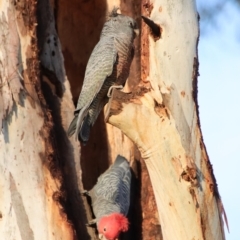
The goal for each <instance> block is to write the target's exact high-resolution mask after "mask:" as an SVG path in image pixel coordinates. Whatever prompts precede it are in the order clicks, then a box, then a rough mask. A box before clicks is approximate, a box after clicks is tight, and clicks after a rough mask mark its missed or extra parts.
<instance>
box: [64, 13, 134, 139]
mask: <svg viewBox="0 0 240 240" xmlns="http://www.w3.org/2000/svg"><path fill="white" fill-rule="evenodd" d="M135 29H136V22H135V21H134V20H133V19H132V18H130V17H128V16H124V15H120V14H117V13H114V14H112V15H111V17H110V19H109V20H108V21H107V22H106V23H105V24H104V26H103V30H102V33H101V37H100V40H99V42H98V43H97V45H96V46H95V48H94V49H93V52H92V54H91V56H90V58H89V61H88V63H87V67H86V71H85V76H84V81H83V86H82V90H81V93H80V95H79V99H78V103H77V108H76V110H75V112H74V113H75V116H74V119H73V121H72V122H71V124H70V126H69V129H68V135H69V136H71V135H72V134H74V133H75V138H76V139H77V138H78V139H79V140H80V141H82V142H87V141H88V138H89V133H90V128H91V127H92V126H93V124H94V123H95V121H96V119H97V117H98V115H99V113H100V111H101V110H102V108H103V107H104V105H105V104H106V103H107V101H108V98H107V92H108V89H109V88H110V87H111V86H113V85H114V84H119V85H124V84H125V82H126V80H127V77H128V75H129V69H130V65H131V61H132V58H133V56H132V50H133V40H134V38H135V32H134V30H135ZM76 118H77V120H76ZM83 128H84V129H83ZM87 128H89V129H87ZM85 133H86V135H85Z"/></svg>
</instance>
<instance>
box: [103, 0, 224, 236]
mask: <svg viewBox="0 0 240 240" xmlns="http://www.w3.org/2000/svg"><path fill="white" fill-rule="evenodd" d="M143 14H145V16H149V18H150V19H151V20H152V21H153V22H154V23H155V24H157V25H159V26H160V28H161V38H156V36H153V34H152V33H151V31H149V32H148V34H146V27H147V26H146V25H145V26H144V25H143V27H142V36H141V37H142V39H141V41H142V59H141V66H142V80H143V81H144V82H145V83H144V82H143V83H142V85H143V88H142V91H143V90H144V91H146V92H147V93H144V91H143V92H142V93H141V94H139V93H140V92H141V89H140V87H139V88H138V89H136V90H135V91H134V93H135V94H122V93H119V92H117V90H115V91H114V94H113V97H112V100H111V101H110V103H109V106H108V108H110V110H109V111H110V114H109V116H110V118H109V120H108V122H109V123H111V124H112V125H114V126H116V127H118V128H119V129H120V130H121V131H122V132H123V133H124V134H126V136H128V137H129V138H130V139H131V140H132V141H133V142H134V143H135V144H136V145H137V147H138V149H139V150H140V152H141V156H142V158H143V159H144V160H145V163H146V165H147V169H148V171H149V175H150V179H151V182H152V185H153V190H154V194H155V199H156V202H157V208H158V213H159V218H160V223H161V228H162V234H163V239H164V240H172V239H179V240H180V239H183V240H185V239H209V240H210V239H225V237H224V230H223V225H222V220H221V214H222V208H221V204H220V199H219V195H218V192H217V186H216V182H215V179H214V176H213V173H212V168H211V164H210V162H209V159H208V157H207V153H206V149H205V146H204V144H203V140H202V134H201V130H200V125H199V116H198V106H197V99H196V94H197V86H196V79H197V74H198V69H197V67H198V64H197V44H198V15H197V12H196V6H195V2H194V1H164V0H155V1H153V2H152V3H151V4H148V5H147V4H145V6H144V7H143ZM146 48H147V49H148V50H147V49H146ZM144 85H145V88H144ZM149 85H150V87H149ZM107 113H108V111H107Z"/></svg>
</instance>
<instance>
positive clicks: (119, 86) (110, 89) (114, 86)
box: [107, 85, 123, 98]
mask: <svg viewBox="0 0 240 240" xmlns="http://www.w3.org/2000/svg"><path fill="white" fill-rule="evenodd" d="M113 88H116V89H123V85H113V86H111V87H110V88H109V89H108V93H107V96H108V97H109V98H110V97H111V96H112V90H113Z"/></svg>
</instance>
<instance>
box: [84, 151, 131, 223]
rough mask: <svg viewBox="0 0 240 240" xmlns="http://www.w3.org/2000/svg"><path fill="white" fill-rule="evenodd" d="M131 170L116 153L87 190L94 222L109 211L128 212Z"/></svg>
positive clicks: (109, 212)
mask: <svg viewBox="0 0 240 240" xmlns="http://www.w3.org/2000/svg"><path fill="white" fill-rule="evenodd" d="M130 185H131V171H130V166H129V163H128V161H127V160H126V159H125V158H124V157H122V156H120V155H118V156H117V158H116V160H115V162H114V163H113V164H112V165H111V167H110V168H109V169H108V170H107V171H106V172H104V173H103V174H102V175H101V176H100V177H99V178H98V181H97V184H96V185H95V186H94V187H93V188H92V189H91V190H90V191H89V192H88V195H89V196H90V197H91V199H92V208H93V212H94V215H95V217H96V223H97V224H98V222H99V220H100V219H101V218H102V217H103V216H107V215H109V214H111V213H121V214H123V215H125V216H126V215H127V214H128V210H129V205H130Z"/></svg>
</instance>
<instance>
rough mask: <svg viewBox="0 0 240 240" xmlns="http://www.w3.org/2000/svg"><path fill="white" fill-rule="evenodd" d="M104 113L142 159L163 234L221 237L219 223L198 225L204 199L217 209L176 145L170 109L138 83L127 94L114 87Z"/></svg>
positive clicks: (179, 143)
mask: <svg viewBox="0 0 240 240" xmlns="http://www.w3.org/2000/svg"><path fill="white" fill-rule="evenodd" d="M106 114H107V121H108V122H109V123H110V124H112V125H113V126H115V127H117V128H119V129H120V130H121V131H122V132H123V133H124V134H125V135H126V136H127V137H129V138H130V139H131V140H132V141H133V142H134V143H135V144H136V146H137V147H138V149H139V151H140V152H141V156H142V158H143V159H144V160H145V163H146V166H147V169H148V172H149V176H150V179H151V182H152V186H153V190H154V194H155V199H156V203H157V208H158V213H159V216H160V217H159V219H160V221H161V226H162V232H163V238H164V239H179V240H181V239H184V240H185V239H204V234H205V233H204V231H210V232H211V231H213V230H214V234H216V235H215V236H217V237H216V239H223V238H222V232H221V231H222V230H221V224H218V225H217V229H216V228H215V229H213V228H212V227H211V224H212V223H211V222H210V219H204V221H205V224H209V227H207V228H208V229H207V230H206V229H202V226H201V224H200V223H201V221H202V210H203V209H204V207H205V208H206V202H207V203H208V204H209V206H211V208H212V207H213V208H215V207H216V208H217V203H216V201H215V199H214V198H213V197H212V195H211V193H206V192H204V194H205V193H206V195H205V196H204V199H203V197H202V196H201V195H199V191H198V188H200V183H198V177H199V176H198V174H200V173H199V172H198V171H197V169H196V168H195V164H194V161H193V160H192V159H190V158H189V157H188V155H187V152H186V150H185V149H184V147H183V145H182V141H181V137H180V133H179V131H178V129H177V128H176V125H175V119H174V118H173V117H172V115H171V112H170V110H169V109H168V108H167V107H165V106H164V105H162V104H158V103H157V102H156V101H155V99H154V98H153V94H152V90H150V89H149V88H146V87H138V88H137V89H135V91H133V92H132V93H123V92H120V91H118V90H115V89H114V91H113V95H112V98H111V99H110V101H109V103H108V106H107V111H106ZM192 172H194V173H195V174H191V173H192ZM186 175H187V176H186ZM204 191H208V189H204ZM201 197H202V198H201ZM205 211H206V210H205ZM215 217H218V220H219V215H218V214H216V215H214V216H213V218H212V219H211V221H213V222H214V221H215V220H216V219H214V218H215ZM190 226H191V227H190ZM215 227H216V226H215ZM173 229H174V230H173Z"/></svg>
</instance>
